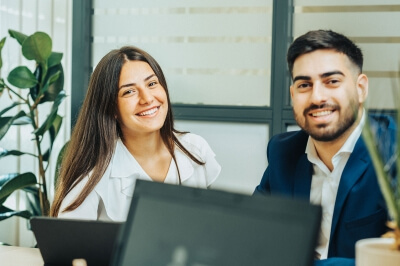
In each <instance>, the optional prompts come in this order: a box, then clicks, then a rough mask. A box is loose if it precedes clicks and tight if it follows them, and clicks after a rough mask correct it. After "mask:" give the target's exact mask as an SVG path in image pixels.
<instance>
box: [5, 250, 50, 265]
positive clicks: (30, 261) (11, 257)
mask: <svg viewBox="0 0 400 266" xmlns="http://www.w3.org/2000/svg"><path fill="white" fill-rule="evenodd" d="M0 264H1V265H2V266H26V265H30V266H43V264H44V262H43V259H42V255H41V254H40V251H39V249H37V248H24V247H16V246H1V245H0Z"/></svg>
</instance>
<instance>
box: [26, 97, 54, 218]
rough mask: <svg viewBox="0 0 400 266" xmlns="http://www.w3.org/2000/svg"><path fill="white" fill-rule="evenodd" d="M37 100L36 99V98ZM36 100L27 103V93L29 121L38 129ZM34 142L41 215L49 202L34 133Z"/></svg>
mask: <svg viewBox="0 0 400 266" xmlns="http://www.w3.org/2000/svg"><path fill="white" fill-rule="evenodd" d="M36 100H38V99H36ZM36 102H37V101H35V103H34V105H33V106H31V105H30V104H29V95H28V101H27V105H28V107H29V111H30V115H31V118H32V119H31V121H32V126H33V128H34V130H36V129H38V124H39V111H38V109H37V104H36ZM35 143H36V148H37V151H38V158H39V180H38V183H39V188H38V194H39V201H40V210H41V211H42V215H43V216H47V215H48V214H49V210H50V203H49V200H48V198H47V186H46V174H45V169H44V166H43V154H42V149H41V147H40V138H39V136H36V135H35Z"/></svg>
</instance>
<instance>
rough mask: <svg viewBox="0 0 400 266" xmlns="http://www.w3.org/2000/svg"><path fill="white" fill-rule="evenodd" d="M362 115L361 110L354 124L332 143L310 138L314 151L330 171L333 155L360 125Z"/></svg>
mask: <svg viewBox="0 0 400 266" xmlns="http://www.w3.org/2000/svg"><path fill="white" fill-rule="evenodd" d="M362 115H363V110H361V111H360V113H359V115H358V118H357V120H356V121H355V122H354V124H353V125H352V126H351V127H350V128H349V129H348V130H346V131H345V132H344V133H343V134H342V135H340V136H339V137H338V138H336V139H334V140H332V141H318V140H315V139H313V138H311V141H312V142H313V144H314V147H315V150H316V152H317V154H318V157H319V158H320V159H321V161H322V162H323V163H324V164H325V165H326V166H327V167H328V169H329V170H330V171H332V170H333V163H332V158H333V156H335V154H336V153H337V152H338V151H339V150H340V149H341V148H342V147H343V145H344V144H345V143H346V141H347V139H348V138H349V137H350V135H351V134H352V133H353V132H354V130H355V129H356V128H357V126H358V125H359V124H360V121H361V118H362Z"/></svg>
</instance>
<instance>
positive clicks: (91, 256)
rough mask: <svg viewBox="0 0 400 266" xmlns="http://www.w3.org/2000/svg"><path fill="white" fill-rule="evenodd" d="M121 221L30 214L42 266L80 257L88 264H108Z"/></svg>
mask: <svg viewBox="0 0 400 266" xmlns="http://www.w3.org/2000/svg"><path fill="white" fill-rule="evenodd" d="M121 224H122V223H119V222H102V221H87V220H74V219H62V218H51V217H43V216H34V217H32V218H31V219H30V225H31V230H32V231H33V233H34V235H35V238H36V242H37V246H38V248H39V250H40V253H41V254H42V257H43V260H44V262H45V264H44V265H46V266H47V265H57V266H58V265H68V266H71V265H72V260H74V259H77V258H84V259H85V260H86V262H87V264H88V265H99V266H101V265H109V264H110V259H111V253H112V251H113V246H114V242H115V240H116V237H117V235H118V230H119V229H120V227H121Z"/></svg>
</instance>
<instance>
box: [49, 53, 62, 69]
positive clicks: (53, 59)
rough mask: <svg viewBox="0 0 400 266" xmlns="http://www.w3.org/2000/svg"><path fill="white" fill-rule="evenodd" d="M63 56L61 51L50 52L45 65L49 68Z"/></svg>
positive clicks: (59, 61) (58, 62)
mask: <svg viewBox="0 0 400 266" xmlns="http://www.w3.org/2000/svg"><path fill="white" fill-rule="evenodd" d="M62 57H63V54H62V53H57V52H52V53H51V55H50V57H49V59H48V60H47V67H48V68H51V67H53V66H56V65H58V64H60V63H61V59H62Z"/></svg>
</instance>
